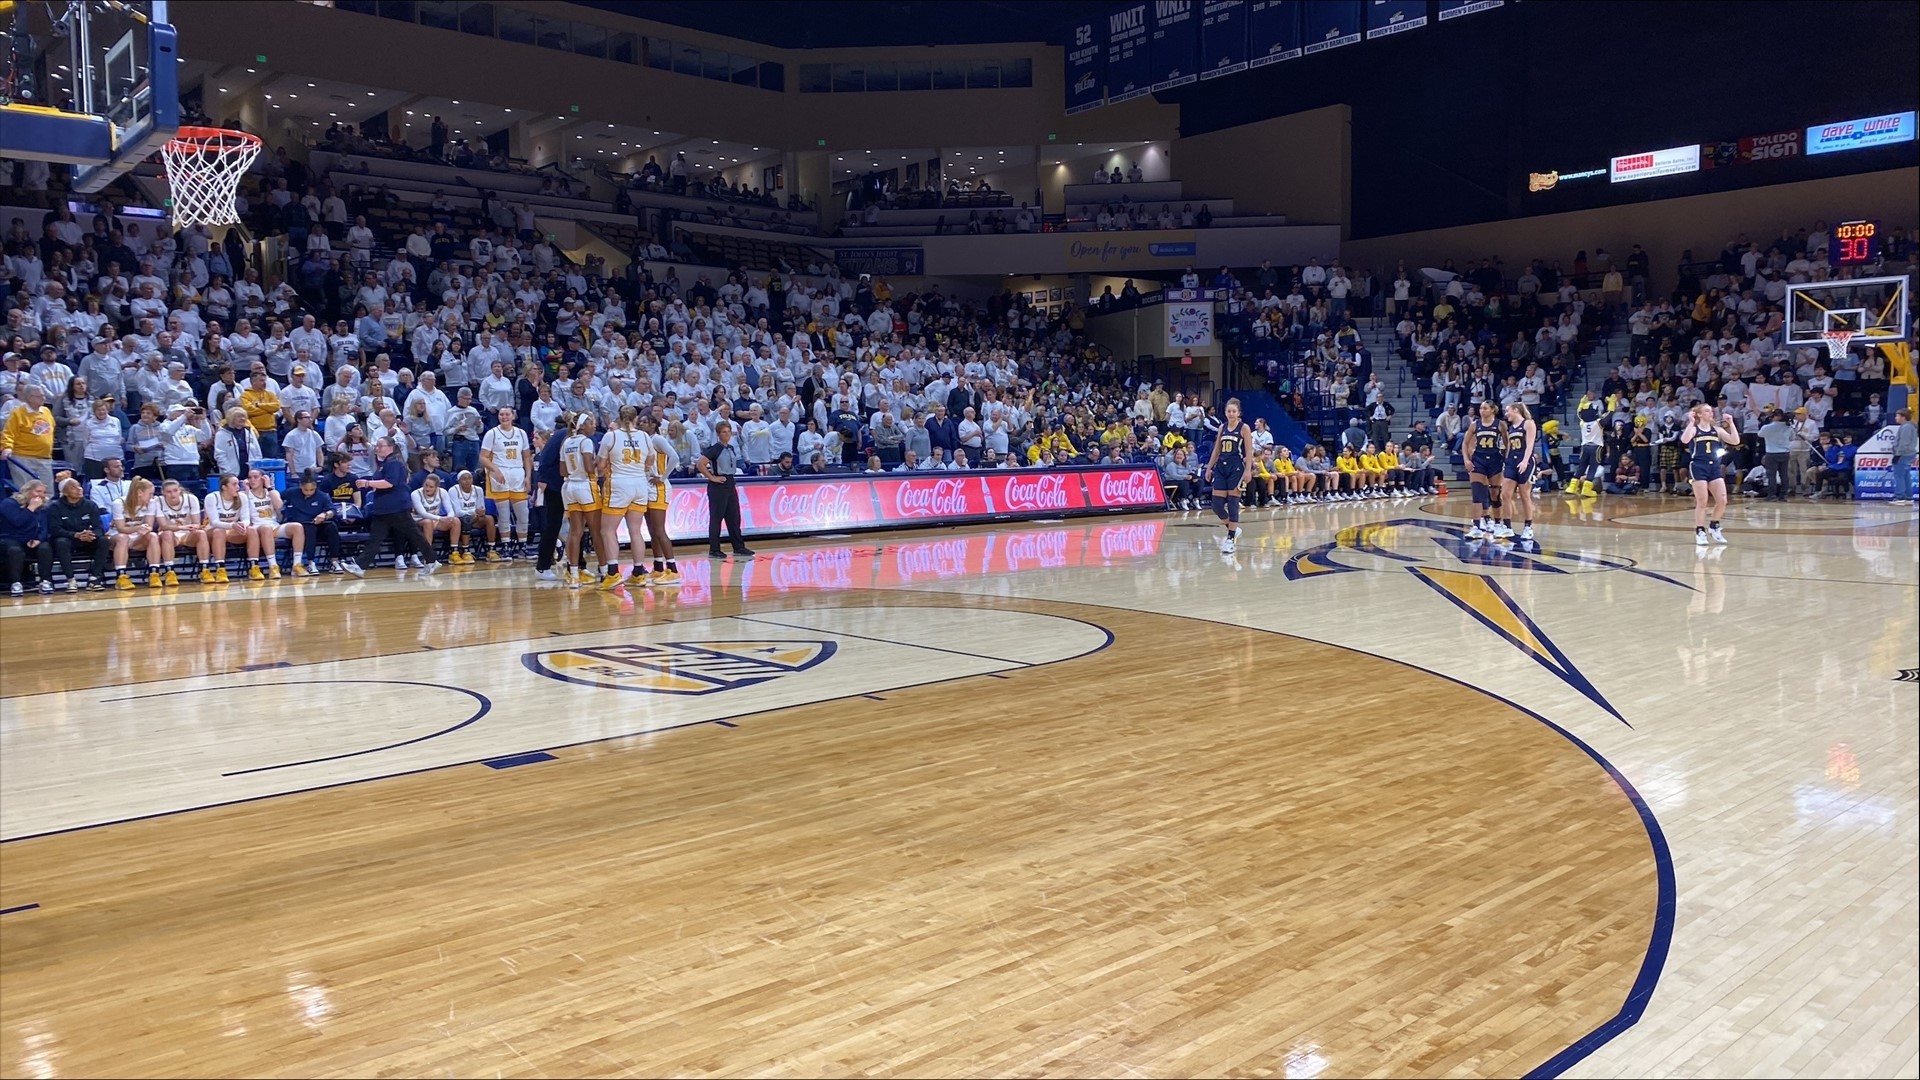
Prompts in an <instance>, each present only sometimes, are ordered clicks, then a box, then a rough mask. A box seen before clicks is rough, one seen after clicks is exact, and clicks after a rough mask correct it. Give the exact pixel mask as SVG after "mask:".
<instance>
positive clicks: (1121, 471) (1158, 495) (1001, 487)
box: [667, 465, 1166, 542]
mask: <svg viewBox="0 0 1920 1080" xmlns="http://www.w3.org/2000/svg"><path fill="white" fill-rule="evenodd" d="M738 483H739V486H740V517H741V524H742V527H743V528H744V529H745V531H746V534H747V535H748V536H804V535H806V534H809V533H823V532H851V531H854V530H858V529H886V528H903V527H912V526H917V525H929V524H931V525H946V524H960V523H964V522H968V521H992V520H1019V519H1023V518H1036V517H1067V516H1071V515H1075V514H1101V513H1113V512H1116V511H1122V510H1159V509H1161V508H1162V507H1164V506H1165V505H1166V489H1165V488H1163V487H1162V486H1161V484H1160V474H1159V472H1158V471H1157V470H1155V469H1154V468H1152V467H1151V466H1146V465H1116V466H1084V467H1079V468H1069V469H994V470H984V471H980V472H959V473H949V472H913V473H831V474H827V475H823V476H791V477H787V478H785V479H777V478H770V477H758V478H751V479H745V480H741V481H738ZM667 533H668V535H670V536H672V537H673V539H674V540H675V542H681V541H688V540H701V539H705V538H706V535H707V486H706V484H705V483H704V482H700V481H694V482H683V483H676V484H675V485H674V486H673V497H672V498H671V499H669V500H668V502H667Z"/></svg>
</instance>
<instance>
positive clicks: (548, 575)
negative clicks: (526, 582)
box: [534, 569, 560, 581]
mask: <svg viewBox="0 0 1920 1080" xmlns="http://www.w3.org/2000/svg"><path fill="white" fill-rule="evenodd" d="M534 576H535V577H538V578H539V579H540V580H541V581H559V580H560V575H559V574H556V573H554V572H553V571H552V570H550V569H549V570H542V571H540V572H539V573H538V574H536V575H534Z"/></svg>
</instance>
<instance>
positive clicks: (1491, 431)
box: [1467, 417, 1502, 476]
mask: <svg viewBox="0 0 1920 1080" xmlns="http://www.w3.org/2000/svg"><path fill="white" fill-rule="evenodd" d="M1500 428H1501V424H1500V422H1499V421H1498V420H1496V421H1494V422H1493V423H1491V424H1489V423H1486V422H1484V421H1482V420H1480V419H1479V418H1478V417H1476V418H1474V420H1473V422H1472V427H1471V428H1470V429H1469V430H1468V432H1467V446H1468V448H1469V453H1468V462H1469V464H1468V467H1469V468H1470V469H1472V470H1473V471H1474V472H1477V473H1479V474H1480V475H1481V476H1498V475H1500V464H1501V457H1502V455H1501V451H1500Z"/></svg>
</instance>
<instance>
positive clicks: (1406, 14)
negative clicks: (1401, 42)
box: [1367, 0, 1427, 41]
mask: <svg viewBox="0 0 1920 1080" xmlns="http://www.w3.org/2000/svg"><path fill="white" fill-rule="evenodd" d="M1425 25H1427V0H1368V3H1367V40H1368V41H1372V40H1373V39H1374V38H1382V37H1387V36H1388V35H1390V34H1398V33H1401V32H1403V31H1406V30H1417V29H1419V28H1420V27H1422V26H1425Z"/></svg>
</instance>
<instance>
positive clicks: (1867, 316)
mask: <svg viewBox="0 0 1920 1080" xmlns="http://www.w3.org/2000/svg"><path fill="white" fill-rule="evenodd" d="M1909 317H1910V316H1909V312H1908V305H1907V278H1906V277H1905V276H1904V275H1901V276H1892V277H1871V278H1852V279H1848V280H1841V281H1809V282H1807V283H1805V284H1803V285H1789V286H1787V311H1786V318H1787V337H1786V343H1787V344H1788V345H1813V346H1820V347H1827V346H1828V344H1829V342H1828V335H1829V334H1832V333H1836V332H1838V333H1842V334H1848V335H1851V338H1850V340H1849V341H1848V342H1847V343H1848V344H1851V345H1856V346H1857V345H1889V344H1892V343H1894V342H1899V341H1906V340H1908V337H1909V335H1910V330H1911V328H1910V327H1909V325H1908V320H1909Z"/></svg>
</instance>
